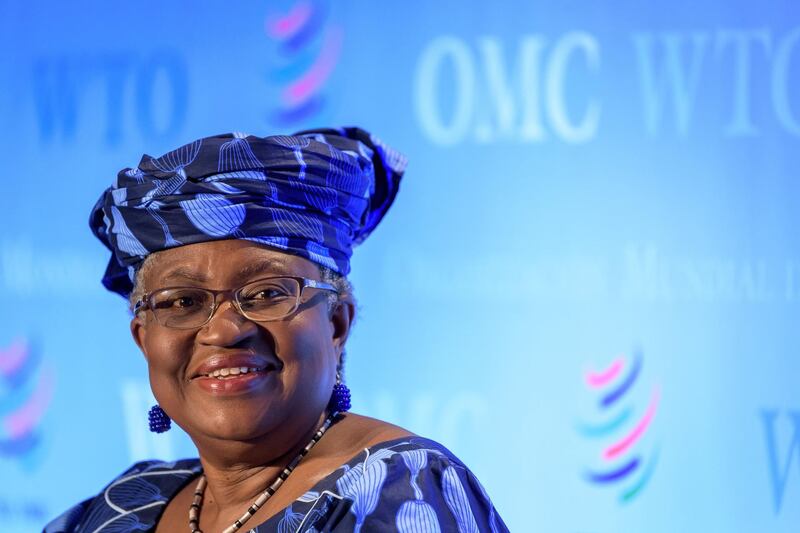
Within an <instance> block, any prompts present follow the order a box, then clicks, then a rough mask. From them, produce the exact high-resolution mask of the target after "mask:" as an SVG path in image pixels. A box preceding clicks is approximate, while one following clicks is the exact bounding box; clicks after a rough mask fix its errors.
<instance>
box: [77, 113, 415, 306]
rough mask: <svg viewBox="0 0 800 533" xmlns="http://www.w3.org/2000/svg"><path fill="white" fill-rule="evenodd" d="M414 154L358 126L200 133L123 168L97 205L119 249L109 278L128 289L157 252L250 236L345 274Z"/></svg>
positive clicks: (109, 239) (100, 229)
mask: <svg viewBox="0 0 800 533" xmlns="http://www.w3.org/2000/svg"><path fill="white" fill-rule="evenodd" d="M405 166H406V159H405V157H404V156H402V155H401V154H400V153H398V152H396V151H394V150H392V149H391V148H389V147H388V146H386V145H385V144H383V143H382V142H381V141H380V140H379V139H377V138H376V137H375V136H373V135H370V134H369V133H367V132H366V131H364V130H362V129H359V128H341V129H335V130H334V129H319V130H308V131H303V132H300V133H297V134H295V135H291V136H286V135H276V136H273V137H255V136H252V135H245V134H238V133H233V134H225V135H217V136H214V137H206V138H203V139H199V140H197V141H194V142H192V143H190V144H187V145H185V146H181V147H180V148H178V149H177V150H173V151H172V152H168V153H166V154H164V155H162V156H161V157H151V156H149V155H145V156H143V157H142V160H141V162H140V163H139V166H138V167H137V168H126V169H123V170H121V171H120V172H119V174H118V175H117V180H116V182H115V183H114V185H113V186H111V187H109V188H108V189H106V190H105V192H104V193H103V194H102V195H101V196H100V199H99V200H98V201H97V204H95V206H94V209H93V210H92V215H91V218H90V220H89V224H90V226H91V228H92V231H93V232H94V234H95V235H96V236H97V238H98V239H100V240H101V241H102V242H103V244H104V245H105V246H106V247H107V248H108V249H109V250H111V252H112V257H111V259H110V261H109V263H108V268H107V269H106V272H105V275H104V276H103V285H105V287H106V288H107V289H108V290H110V291H113V292H116V293H119V294H121V295H122V296H126V297H127V296H128V295H129V294H130V292H131V291H132V290H133V283H132V281H133V276H134V274H135V272H136V269H137V267H138V266H139V265H140V264H141V262H142V261H143V260H144V258H145V257H147V256H148V255H149V254H151V253H153V252H157V251H160V250H164V249H167V248H172V247H175V246H181V245H184V244H192V243H198V242H205V241H212V240H218V239H246V240H250V241H253V242H257V243H261V244H265V245H267V246H270V247H273V248H276V249H278V250H283V251H286V252H287V253H291V254H294V255H299V256H301V257H305V258H306V259H309V260H310V261H313V262H314V263H317V264H319V265H322V266H325V267H328V268H330V269H332V270H334V271H336V272H338V273H340V274H345V275H346V274H347V273H348V272H349V271H350V256H351V254H352V249H353V246H354V245H356V244H359V243H360V242H362V241H363V240H364V239H365V238H366V237H367V236H368V235H369V234H370V232H371V231H372V230H373V229H375V226H377V225H378V222H380V220H381V218H383V215H384V214H385V213H386V211H387V210H388V209H389V206H391V205H392V202H393V201H394V197H395V195H396V194H397V188H398V185H399V183H400V178H401V177H402V175H403V172H404V170H405Z"/></svg>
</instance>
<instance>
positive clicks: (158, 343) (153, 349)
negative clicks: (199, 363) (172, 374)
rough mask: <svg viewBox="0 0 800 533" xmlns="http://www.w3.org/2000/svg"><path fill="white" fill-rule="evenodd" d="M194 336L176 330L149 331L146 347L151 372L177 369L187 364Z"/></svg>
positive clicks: (146, 356)
mask: <svg viewBox="0 0 800 533" xmlns="http://www.w3.org/2000/svg"><path fill="white" fill-rule="evenodd" d="M191 347H192V338H191V337H190V336H187V335H185V334H183V335H181V334H179V333H178V334H176V333H175V331H169V332H164V331H161V330H159V329H152V330H151V331H150V332H148V335H147V337H146V340H145V343H144V348H145V358H146V359H147V366H148V367H149V369H150V374H151V375H153V374H154V373H157V372H159V371H169V370H173V371H174V370H177V369H180V368H181V367H184V366H186V363H187V361H188V359H189V356H190V354H191Z"/></svg>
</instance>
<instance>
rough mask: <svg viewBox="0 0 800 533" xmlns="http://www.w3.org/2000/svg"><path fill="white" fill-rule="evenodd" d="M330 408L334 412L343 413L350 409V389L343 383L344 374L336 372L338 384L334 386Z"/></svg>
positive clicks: (329, 403)
mask: <svg viewBox="0 0 800 533" xmlns="http://www.w3.org/2000/svg"><path fill="white" fill-rule="evenodd" d="M328 409H330V410H331V411H332V412H334V413H343V412H345V411H349V410H350V389H349V388H348V387H347V385H345V384H344V383H342V375H341V374H339V372H336V385H334V386H333V394H331V401H330V402H328Z"/></svg>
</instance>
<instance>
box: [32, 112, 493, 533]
mask: <svg viewBox="0 0 800 533" xmlns="http://www.w3.org/2000/svg"><path fill="white" fill-rule="evenodd" d="M404 169H405V159H404V158H403V157H402V156H401V155H400V154H398V153H397V152H395V151H393V150H391V149H390V148H389V147H387V146H386V145H384V144H382V143H381V142H380V141H379V140H378V139H376V138H375V137H374V136H372V135H370V134H368V133H367V132H365V131H363V130H360V129H357V128H346V129H339V130H315V131H309V132H303V133H300V134H296V135H294V136H275V137H264V138H261V137H254V136H246V135H242V134H233V135H220V136H216V137H208V138H204V139H200V140H198V141H195V142H193V143H190V144H188V145H185V146H183V147H181V148H178V149H177V150H174V151H172V152H169V153H167V154H165V155H163V156H161V157H159V158H153V157H150V156H144V157H143V158H142V161H141V162H140V164H139V165H138V167H137V168H135V169H124V170H123V171H121V172H120V173H119V176H118V178H117V181H116V182H115V184H114V185H113V186H112V187H110V188H109V189H107V190H106V191H105V192H104V194H103V195H102V196H101V198H100V200H99V201H98V203H97V205H96V206H95V209H94V211H93V213H92V218H91V226H92V229H93V230H94V232H95V234H96V235H97V237H98V238H99V239H100V240H101V241H102V242H103V243H104V244H105V245H106V246H107V247H108V248H109V250H111V252H112V257H111V259H110V261H109V265H108V268H107V270H106V274H105V276H104V278H103V283H104V285H105V286H106V287H107V288H108V289H109V290H112V291H114V292H117V293H119V294H120V295H122V296H124V297H127V298H129V302H130V304H131V308H132V310H133V311H134V314H133V318H132V320H131V334H132V336H133V340H134V342H135V343H136V344H137V346H138V347H139V348H140V350H141V351H142V354H143V355H144V357H145V359H146V360H147V365H148V369H149V375H150V385H151V387H152V390H153V394H154V395H155V398H156V400H157V401H158V405H156V406H154V407H153V409H152V410H151V412H150V426H151V429H152V430H153V431H157V432H161V431H165V430H167V429H169V426H170V423H171V421H175V423H176V424H178V425H179V426H180V427H181V428H183V429H184V430H185V431H186V432H187V433H188V435H189V436H190V437H191V439H192V441H193V442H194V444H195V445H196V447H197V451H198V455H199V458H198V459H187V460H183V461H177V462H173V463H164V462H157V461H148V462H143V463H138V464H136V465H134V466H133V467H131V468H130V469H129V470H127V471H126V472H124V473H123V474H122V475H121V476H119V477H118V478H116V479H115V480H113V481H112V482H111V483H110V484H109V485H108V486H107V487H106V488H105V489H104V490H103V491H102V492H101V493H100V494H99V495H98V496H97V497H94V498H90V499H88V500H86V501H84V502H82V503H80V504H78V505H76V506H75V507H73V508H72V509H70V510H68V511H67V512H65V513H64V514H63V515H62V516H60V517H58V518H57V519H55V520H54V521H53V522H51V523H50V524H49V525H48V526H46V527H45V532H46V533H57V532H77V531H93V532H111V531H114V532H120V531H155V532H159V533H160V532H175V531H191V532H198V531H206V532H218V531H224V532H226V533H230V532H233V531H237V530H239V529H241V528H246V529H247V530H248V531H255V532H259V533H264V532H267V531H280V532H284V531H287V532H288V531H305V532H311V531H314V532H316V531H338V532H344V531H401V532H427V531H431V532H432V531H492V532H495V531H506V530H507V529H506V527H505V525H504V524H503V521H502V520H501V519H500V517H499V516H498V515H497V513H496V512H495V509H494V507H493V505H492V503H491V501H490V500H489V498H488V496H487V495H486V493H485V492H484V490H483V488H482V487H481V485H480V483H479V482H478V481H477V479H476V478H475V477H474V475H473V474H472V473H471V472H470V471H469V470H468V469H467V468H466V467H465V466H464V465H463V464H462V463H461V462H460V461H459V460H458V459H457V458H456V457H454V456H453V455H452V453H450V452H449V451H448V450H447V449H446V448H444V447H443V446H442V445H440V444H438V443H436V442H433V441H431V440H428V439H424V438H421V437H418V436H416V435H414V434H412V433H410V432H408V431H406V430H404V429H402V428H399V427H397V426H394V425H392V424H389V423H387V422H383V421H380V420H375V419H371V418H367V417H363V416H359V415H356V414H352V413H347V411H348V409H349V407H350V392H349V390H348V389H347V387H346V385H345V384H344V383H343V381H342V366H343V357H344V351H345V344H346V342H347V337H348V334H349V332H350V328H351V327H352V325H353V321H354V318H355V309H356V307H355V301H354V299H353V295H352V287H351V286H350V284H349V283H348V282H347V279H346V275H347V273H348V272H349V259H350V255H351V253H352V247H353V246H354V245H355V244H357V243H360V242H362V241H363V240H364V239H365V238H366V237H367V236H368V235H369V234H370V232H371V231H372V230H373V229H374V228H375V226H376V225H377V224H378V223H379V222H380V220H381V219H382V217H383V215H384V214H385V213H386V211H387V210H388V209H389V206H390V205H391V204H392V202H393V200H394V197H395V194H396V192H397V188H398V184H399V181H400V178H401V176H402V174H403V171H404Z"/></svg>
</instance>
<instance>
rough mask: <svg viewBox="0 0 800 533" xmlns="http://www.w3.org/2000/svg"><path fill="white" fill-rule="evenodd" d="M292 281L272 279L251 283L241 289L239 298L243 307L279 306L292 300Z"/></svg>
mask: <svg viewBox="0 0 800 533" xmlns="http://www.w3.org/2000/svg"><path fill="white" fill-rule="evenodd" d="M294 283H295V282H294V280H291V279H290V280H283V279H272V280H265V281H260V282H256V283H253V284H252V285H249V286H247V287H245V288H244V289H242V292H241V294H240V296H239V298H240V301H241V303H242V305H243V306H244V307H247V308H251V309H252V308H255V307H264V306H272V305H277V304H281V303H283V302H286V301H289V300H293V299H294V293H295V292H297V291H296V290H294V291H293V290H292V285H293V284H294Z"/></svg>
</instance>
